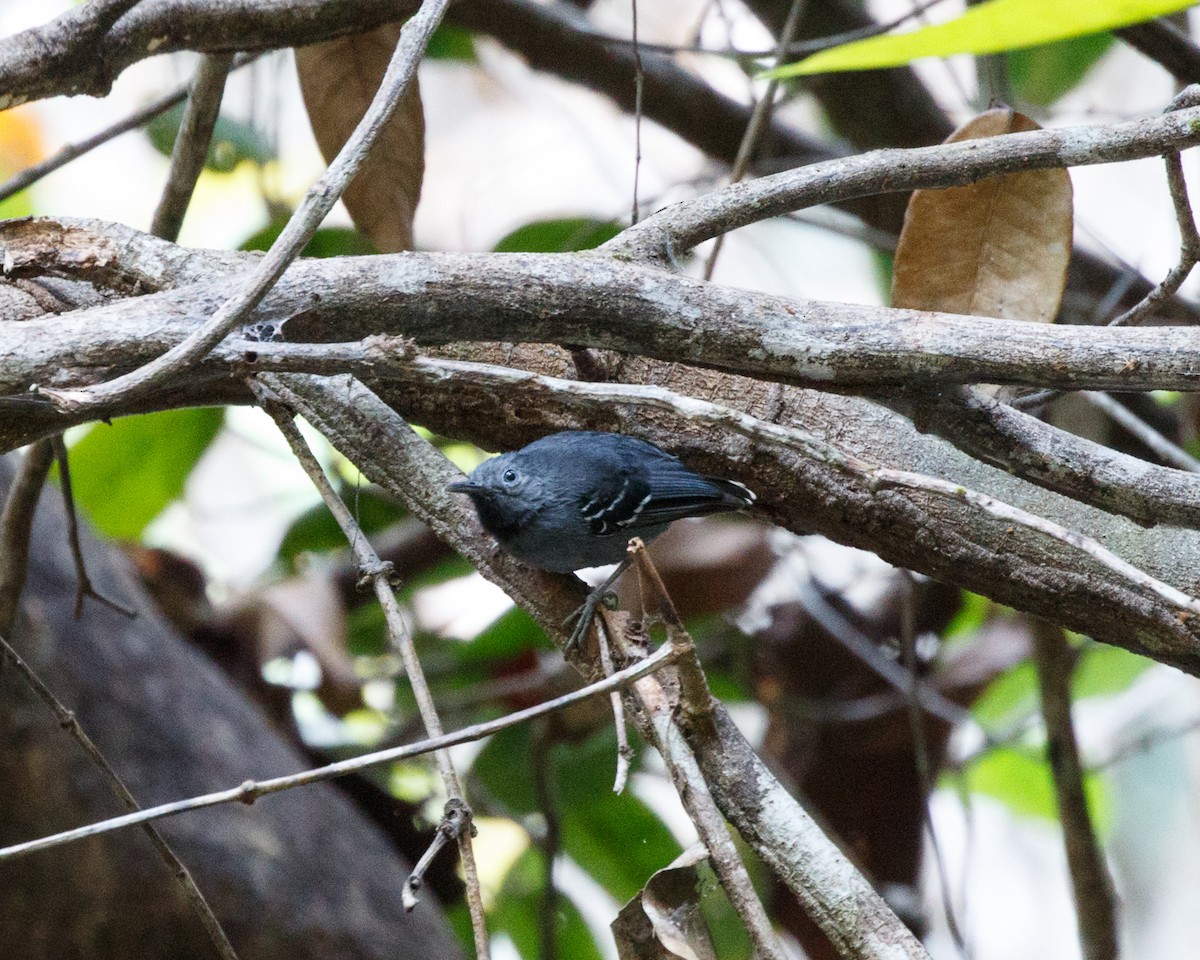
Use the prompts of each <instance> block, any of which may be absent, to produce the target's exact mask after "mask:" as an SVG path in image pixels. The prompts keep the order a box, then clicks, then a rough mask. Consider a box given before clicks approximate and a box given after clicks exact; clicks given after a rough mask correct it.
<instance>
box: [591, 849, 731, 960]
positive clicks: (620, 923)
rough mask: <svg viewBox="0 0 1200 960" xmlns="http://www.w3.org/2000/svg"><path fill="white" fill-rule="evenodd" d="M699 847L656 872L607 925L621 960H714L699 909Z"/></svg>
mask: <svg viewBox="0 0 1200 960" xmlns="http://www.w3.org/2000/svg"><path fill="white" fill-rule="evenodd" d="M706 859H708V851H707V850H706V849H705V848H704V845H703V844H695V845H694V846H692V847H690V848H688V849H687V850H685V851H684V852H683V853H681V854H680V855H679V856H678V857H676V858H675V859H674V860H673V861H672V862H671V863H670V864H668V865H667V866H666V867H663V869H661V870H659V871H657V872H656V873H655V874H654V875H653V876H652V877H651V878H650V879H649V880H648V881H646V886H645V887H643V888H642V891H641V893H639V894H638V895H637V896H636V897H634V898H633V899H632V900H630V901H629V902H628V903H627V904H625V906H623V907H622V908H621V912H620V913H619V914H618V915H617V919H615V920H614V921H613V922H612V924H611V925H610V927H611V929H612V932H613V939H614V940H615V941H616V944H617V955H618V956H619V957H620V958H621V960H716V956H717V954H716V951H715V950H714V949H713V945H712V940H711V939H710V938H709V933H708V926H707V924H706V922H705V920H704V914H703V913H702V912H701V909H700V899H701V895H702V894H701V888H700V877H699V875H698V874H697V872H696V866H697V864H700V863H702V862H703V861H705V860H706Z"/></svg>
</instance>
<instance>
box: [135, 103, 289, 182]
mask: <svg viewBox="0 0 1200 960" xmlns="http://www.w3.org/2000/svg"><path fill="white" fill-rule="evenodd" d="M183 110H184V104H182V103H181V104H179V105H178V106H175V107H172V108H171V109H170V110H168V111H166V112H165V113H160V114H159V115H158V116H157V117H155V118H154V119H153V120H151V121H150V122H149V123H148V124H147V125H146V128H145V130H146V136H147V137H148V138H149V140H150V143H151V144H152V145H153V146H154V149H155V150H157V151H158V152H159V153H161V154H163V155H164V156H167V157H169V156H170V155H171V151H172V150H173V149H174V148H175V138H176V137H177V136H178V135H179V124H180V122H181V121H182V120H183ZM274 159H275V151H274V149H273V148H272V147H271V144H270V143H269V141H268V140H267V138H266V137H265V136H264V135H263V133H262V131H260V130H258V129H257V128H256V127H254V126H252V125H250V124H248V123H246V122H245V121H242V120H234V119H232V118H230V117H227V116H224V115H221V116H219V117H217V123H216V126H215V128H214V129H213V136H212V141H211V142H210V143H209V145H208V154H207V156H206V157H205V158H204V166H205V168H206V169H208V170H211V171H213V172H214V173H231V172H232V171H233V170H234V169H236V168H237V165H238V164H239V163H241V162H242V161H243V160H249V161H251V162H252V163H257V164H260V165H261V164H265V163H269V162H270V161H272V160H274Z"/></svg>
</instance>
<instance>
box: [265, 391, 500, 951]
mask: <svg viewBox="0 0 1200 960" xmlns="http://www.w3.org/2000/svg"><path fill="white" fill-rule="evenodd" d="M249 383H250V388H251V389H252V390H253V391H254V394H255V396H256V397H257V398H258V402H259V406H261V407H262V408H263V409H264V410H265V411H266V412H267V413H268V414H269V415H270V417H271V419H272V420H274V421H275V425H276V426H277V427H278V428H279V431H280V433H282V434H283V436H284V438H285V439H286V440H287V442H288V446H290V447H291V448H292V453H293V454H294V455H295V457H296V459H297V460H298V461H299V462H300V465H301V466H302V467H303V468H304V472H305V473H307V474H308V476H309V479H311V480H312V482H313V485H314V486H315V487H316V488H317V490H318V492H320V494H321V499H322V500H324V501H325V505H326V506H327V507H328V508H329V512H330V513H331V514H333V517H334V519H335V520H336V521H337V523H338V526H339V527H341V529H342V533H343V534H344V535H345V537H346V540H347V541H349V543H350V550H351V552H352V553H353V554H354V558H355V560H356V561H357V562H358V565H359V569H360V570H361V571H362V575H363V579H364V580H365V581H369V582H370V583H371V586H372V588H373V589H374V591H375V596H376V597H377V598H378V600H379V605H380V607H381V609H382V610H383V614H384V618H385V620H386V622H387V628H388V638H389V640H390V642H391V645H392V648H393V649H394V650H395V651H396V652H397V653H398V654H399V655H400V659H401V660H402V661H403V663H404V669H405V672H406V673H407V674H408V680H409V684H410V685H411V687H412V691H413V695H414V697H415V698H416V701H417V709H418V710H419V712H420V714H421V720H422V722H423V723H424V725H425V731H426V733H427V735H428V736H430V737H440V736H441V735H442V732H443V731H442V722H441V720H440V719H439V718H438V714H437V707H436V706H435V705H434V702H433V696H432V695H431V694H430V692H429V685H428V684H427V683H426V681H425V675H424V672H423V671H422V669H421V662H420V660H419V659H418V657H417V652H416V647H415V646H414V645H413V642H412V636H411V634H410V633H409V630H408V627H407V625H406V624H405V622H404V614H403V613H402V612H401V611H400V605H399V604H398V603H397V602H396V594H395V592H394V591H393V588H392V584H391V582H390V576H391V573H392V570H393V567H392V565H391V564H385V563H384V562H383V561H382V560H380V558H379V554H377V553H376V552H375V548H374V547H372V546H371V543H370V541H368V540H367V537H366V534H364V533H363V531H362V529H361V528H360V527H359V525H358V522H357V521H356V520H355V519H354V515H353V514H352V513H351V512H350V509H349V508H348V507H347V506H346V504H345V503H344V502H343V500H342V498H341V497H340V496H338V494H337V491H336V490H334V489H333V485H332V484H331V483H330V482H329V478H328V477H326V476H325V471H324V469H323V468H322V467H321V465H320V463H318V462H317V458H316V457H315V456H314V455H313V453H312V451H311V450H310V449H309V447H308V443H307V442H306V441H305V439H304V436H303V434H301V433H300V430H299V428H298V427H297V426H296V424H295V422H294V421H293V417H294V416H295V413H294V408H291V409H289V408H288V407H286V406H285V405H284V403H283V402H281V397H280V394H281V393H286V392H287V388H286V387H285V386H283V384H281V383H280V382H279V381H278V379H277V378H274V377H270V376H265V377H262V378H260V379H259V380H251V381H249ZM436 757H437V765H438V770H439V772H440V773H441V775H442V782H443V784H444V785H445V788H446V794H447V796H448V797H449V798H450V799H451V800H454V801H456V802H457V803H460V804H462V807H463V809H464V810H465V811H466V813H465V816H466V818H467V819H468V820H470V815H471V814H470V807H469V806H468V804H467V801H466V798H465V796H464V795H463V790H462V785H461V784H460V783H459V780H458V774H457V773H456V772H455V770H454V764H453V762H452V761H451V759H450V752H449V751H448V750H439V751H438V752H437V754H436ZM472 833H473V830H471V829H466V830H462V831H459V833H458V849H459V855H460V856H461V858H462V865H463V873H464V875H465V878H466V888H467V904H468V906H469V907H470V910H471V927H472V930H473V932H474V936H475V952H476V956H477V957H478V958H479V960H485V958H487V957H488V956H489V955H490V949H489V947H488V935H487V918H486V916H485V914H484V910H483V896H482V893H481V892H480V888H479V875H478V873H477V871H476V869H475V857H474V853H473V851H472V849H471V835H472Z"/></svg>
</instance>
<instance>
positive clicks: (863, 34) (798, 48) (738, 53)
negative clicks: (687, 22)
mask: <svg viewBox="0 0 1200 960" xmlns="http://www.w3.org/2000/svg"><path fill="white" fill-rule="evenodd" d="M942 2H943V0H923V2H922V3H917V4H914V5H913V8H912V9H911V10H909V11H908V12H906V13H902V14H899V15H898V16H896V17H894V18H893V19H891V20H888V21H886V22H884V23H872V24H870V25H869V26H865V27H859V28H857V29H855V30H845V31H843V32H842V33H831V34H828V35H827V36H824V37H816V38H814V39H812V40H795V41H791V42H789V43H788V44H787V45H786V46H784V47H781V46H779V45H776V46H775V47H774V48H773V49H771V50H738V49H736V48H734V47H726V48H725V49H716V48H713V47H702V46H700V44H699V43H687V44H683V43H648V42H647V41H645V40H643V41H641V48H642V50H643V51H646V52H648V53H670V54H676V53H699V54H705V55H707V56H713V57H731V58H733V59H735V60H766V59H768V58H771V57H778V56H779V54H780V52H781V51H782V53H783V54H784V56H786V57H787V58H788V59H793V58H796V57H806V56H809V55H810V54H814V53H819V52H820V51H822V50H828V49H830V48H831V47H838V46H841V45H842V44H844V43H851V42H853V41H855V40H866V39H867V38H869V37H877V36H879V35H880V34H883V33H887V32H888V31H889V30H894V29H895V28H896V27H899V26H903V25H904V24H905V23H907V22H908V21H909V20H912V19H913V18H914V17H917V16H920V15H921V14H923V13H924V12H925V11H926V10H929V9H930V8H931V7H935V6H937V5H938V4H939V3H942ZM579 32H580V33H582V34H584V35H585V36H588V37H590V38H592V39H593V40H598V41H600V42H601V43H604V44H608V45H610V46H618V47H624V46H630V45H631V44H632V43H633V41H632V40H630V39H628V38H626V37H615V36H613V35H612V34H608V33H602V32H600V31H599V30H591V29H588V28H586V27H580V28H579Z"/></svg>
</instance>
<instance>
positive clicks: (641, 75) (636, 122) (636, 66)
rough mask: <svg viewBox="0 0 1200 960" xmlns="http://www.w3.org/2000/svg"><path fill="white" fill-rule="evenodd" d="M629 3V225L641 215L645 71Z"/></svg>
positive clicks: (634, 8) (633, 1)
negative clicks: (630, 45) (631, 71)
mask: <svg viewBox="0 0 1200 960" xmlns="http://www.w3.org/2000/svg"><path fill="white" fill-rule="evenodd" d="M629 3H630V13H631V20H630V42H631V43H632V44H633V205H632V210H631V212H630V215H629V222H630V223H637V222H638V217H639V216H641V213H640V211H639V209H638V207H639V204H638V181H639V179H640V177H641V172H642V95H643V93H644V92H645V87H646V71H645V69H644V68H643V67H642V48H641V45H640V44H639V43H638V6H637V0H629Z"/></svg>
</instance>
